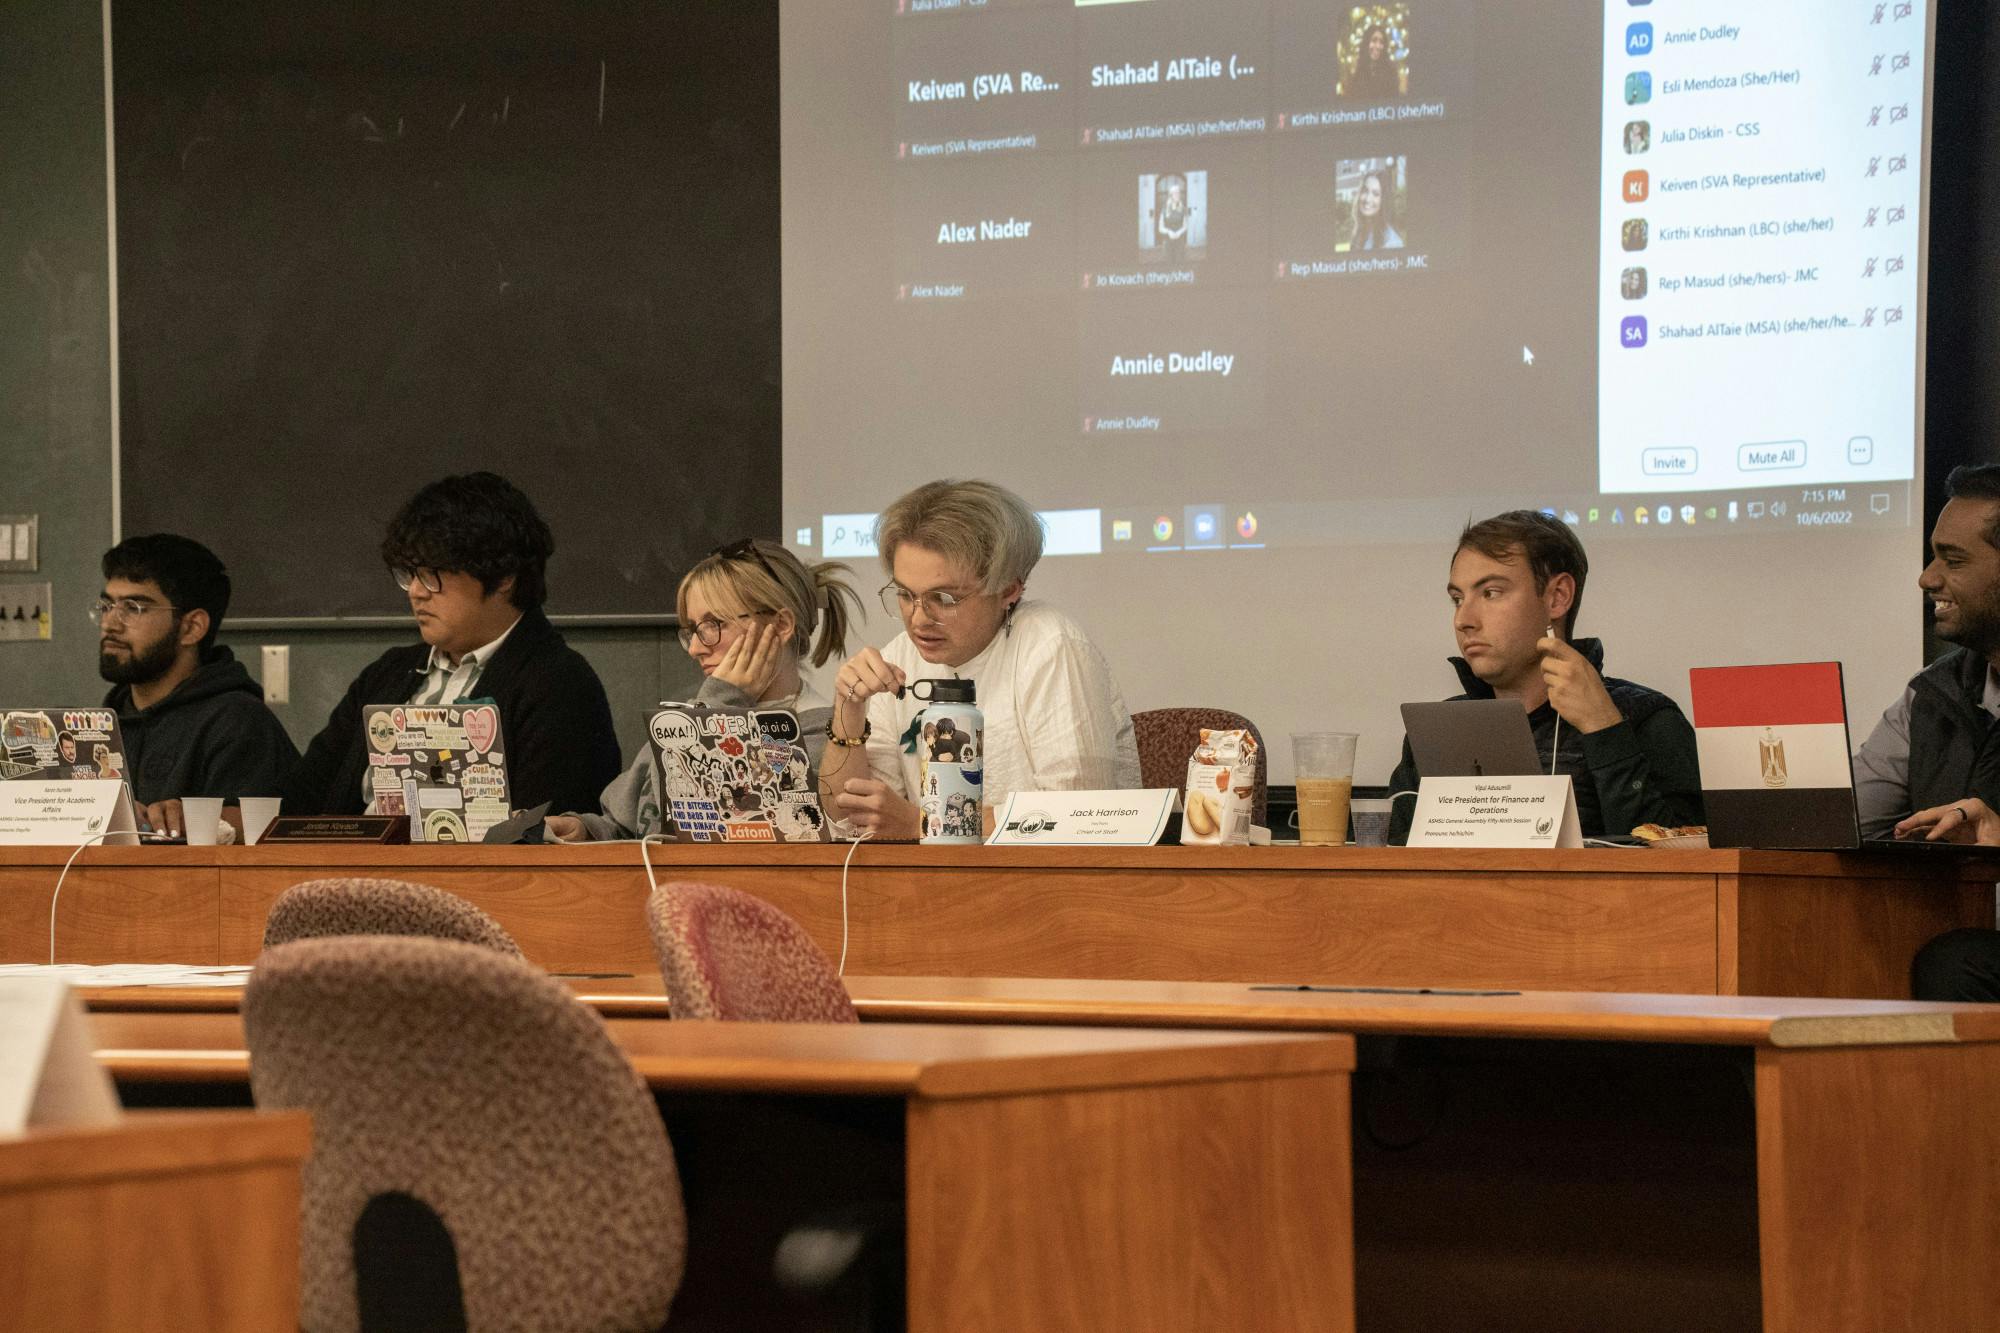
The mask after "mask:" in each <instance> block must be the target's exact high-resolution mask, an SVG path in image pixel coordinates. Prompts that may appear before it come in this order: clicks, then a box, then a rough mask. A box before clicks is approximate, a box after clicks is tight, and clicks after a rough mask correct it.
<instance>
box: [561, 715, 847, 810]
mask: <svg viewBox="0 0 2000 1333" xmlns="http://www.w3.org/2000/svg"><path fill="white" fill-rule="evenodd" d="M694 701H695V702H696V703H698V704H706V705H707V706H708V707H710V708H753V707H761V708H782V709H786V710H787V711H789V712H792V713H794V714H796V715H797V716H798V719H799V733H800V735H799V741H800V744H802V745H804V746H805V747H806V764H807V766H808V767H809V768H810V769H811V771H812V778H813V781H814V782H815V783H817V782H818V781H819V757H820V754H821V753H822V752H823V751H824V750H825V749H826V727H827V723H828V722H830V721H831V720H832V719H833V706H832V705H831V704H828V703H827V702H825V701H824V700H822V699H821V698H820V697H819V696H818V695H817V694H816V693H815V692H814V691H813V689H812V687H811V686H806V687H804V688H802V689H801V690H800V691H799V693H798V694H797V695H794V696H793V697H791V698H787V699H767V700H765V701H764V702H763V703H762V704H758V703H757V702H756V701H755V700H753V699H751V698H750V696H749V695H747V694H745V693H744V692H743V691H742V690H741V689H738V688H737V687H736V686H734V685H731V684H729V683H727V682H726V681H720V680H715V679H713V678H711V679H709V680H705V681H703V682H702V685H701V689H700V691H699V692H698V693H696V695H695V696H694ZM598 804H599V805H600V806H602V807H603V813H602V814H584V813H582V812H580V811H579V812H577V818H579V819H581V820H582V821H583V832H584V837H585V838H586V839H588V840H589V841H592V842H615V841H617V840H618V839H620V838H642V837H645V836H646V835H648V834H652V833H659V832H661V831H662V829H663V827H664V825H663V821H662V820H661V818H660V794H659V791H658V789H657V787H656V785H655V783H654V780H653V747H652V744H651V742H648V743H646V744H644V745H641V746H640V747H639V754H638V757H637V758H635V759H634V760H633V761H632V763H631V765H630V766H629V767H628V768H626V770H625V771H624V772H623V773H620V774H619V775H618V776H617V777H615V778H613V779H612V780H611V785H610V786H608V787H606V788H605V789H604V794H603V795H602V796H600V797H598Z"/></svg>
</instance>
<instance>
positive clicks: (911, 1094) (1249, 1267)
mask: <svg viewBox="0 0 2000 1333" xmlns="http://www.w3.org/2000/svg"><path fill="white" fill-rule="evenodd" d="M91 1022H92V1028H93V1036H94V1043H95V1046H96V1048H97V1055H98V1059H99V1060H100V1061H101V1062H102V1063H103V1064H104V1065H105V1066H106V1067H107V1068H108V1069H109V1070H110V1071H111V1072H112V1074H113V1075H114V1076H115V1077H116V1078H117V1079H118V1080H119V1081H120V1084H121V1089H122V1090H123V1091H125V1092H126V1093H127V1095H128V1096H130V1095H132V1094H133V1093H134V1092H135V1091H136V1092H140V1093H144V1092H146V1091H147V1090H150V1092H151V1094H152V1095H153V1096H154V1097H156V1098H158V1097H160V1096H165V1097H167V1098H171V1097H172V1095H173V1094H174V1093H175V1091H176V1090H187V1089H189V1088H195V1089H197V1090H198V1089H200V1088H201V1087H203V1086H206V1087H208V1088H210V1089H213V1088H215V1087H217V1086H218V1085H219V1086H221V1087H225V1088H229V1087H233V1088H237V1089H240V1088H241V1087H242V1086H243V1085H244V1083H245V1082H246V1080H247V1078H248V1068H249V1066H248V1057H247V1055H246V1053H245V1051H244V1049H243V1047H244V1042H243V1029H242V1022H241V1019H240V1018H239V1017H238V1016H237V1015H236V1014H234V1013H186V1012H155V1013H96V1014H93V1015H92V1019H91ZM609 1027H610V1030H611V1033H612V1036H613V1037H614V1039H615V1040H616V1041H617V1042H618V1044H619V1046H620V1047H621V1048H622V1049H623V1050H624V1051H625V1053H626V1055H627V1056H628V1057H629V1058H630V1059H631V1061H632V1064H633V1066H634V1067H635V1068H636V1069H637V1070H638V1071H639V1073H640V1075H641V1076H642V1077H644V1078H645V1079H646V1080H647V1082H648V1083H649V1084H650V1085H651V1086H652V1087H653V1088H654V1090H655V1091H656V1093H658V1094H660V1095H661V1097H662V1102H663V1109H664V1110H665V1112H666V1115H667V1123H668V1132H669V1134H670V1136H671V1137H672V1138H673V1140H674V1145H675V1155H676V1158H677V1160H678V1161H679V1162H680V1166H681V1175H682V1184H683V1188H684V1190H685V1191H686V1192H687V1194H688V1200H687V1202H688V1211H689V1219H688V1230H689V1252H688V1262H687V1279H686V1285H685V1286H684V1287H683V1290H682V1293H681V1295H680V1296H678V1297H677V1298H676V1301H675V1307H674V1320H673V1322H672V1323H671V1324H670V1327H683V1328H684V1327H690V1326H699V1327H724V1328H755V1327H780V1326H784V1324H783V1316H782V1314H781V1313H780V1312H777V1311H773V1312H760V1307H759V1306H758V1305H757V1304H756V1302H757V1301H758V1300H760V1299H767V1298H768V1297H769V1293H768V1287H769V1283H768V1281H763V1282H759V1281H757V1280H756V1278H755V1275H749V1277H748V1280H738V1279H741V1278H744V1277H745V1276H746V1275H745V1274H743V1273H742V1272H740V1271H738V1270H739V1268H740V1267H742V1266H739V1265H736V1264H734V1263H733V1262H732V1257H733V1256H738V1255H740V1254H741V1253H754V1254H760V1255H761V1256H762V1258H763V1262H764V1263H765V1264H766V1265H768V1261H769V1254H770V1249H769V1244H768V1242H769V1241H770V1240H772V1239H774V1237H771V1236H765V1237H761V1238H752V1240H757V1241H759V1242H761V1243H751V1241H747V1240H745V1239H744V1236H743V1228H744V1227H745V1225H746V1224H745V1222H744V1214H745V1212H746V1211H755V1210H756V1209H758V1208H759V1207H760V1206H767V1205H768V1204H769V1202H770V1198H769V1196H770V1195H771V1193H772V1192H774V1191H783V1192H786V1195H787V1198H788V1199H791V1200H793V1201H795V1202H800V1204H801V1206H805V1204H808V1203H812V1202H833V1201H834V1200H822V1199H805V1200H803V1201H801V1200H799V1199H798V1196H797V1195H796V1193H795V1192H796V1191H797V1190H798V1189H799V1188H800V1187H801V1186H803V1187H805V1188H807V1189H810V1188H811V1187H812V1186H813V1185H815V1184H817V1183H824V1182H825V1181H826V1180H827V1179H829V1178H830V1177H832V1176H838V1175H839V1174H840V1173H843V1172H852V1171H854V1170H856V1169H857V1168H856V1167H855V1166H854V1163H855V1162H857V1161H862V1162H865V1161H867V1160H869V1159H870V1156H871V1150H873V1151H874V1152H875V1153H877V1154H880V1153H886V1154H887V1156H888V1157H889V1158H890V1159H891V1162H890V1166H889V1167H888V1168H887V1174H888V1177H889V1178H890V1179H891V1180H892V1181H893V1183H894V1184H895V1185H896V1186H897V1188H898V1191H899V1193H900V1194H901V1197H902V1199H903V1202H904V1206H905V1208H906V1210H907V1213H906V1215H907V1219H908V1225H907V1234H908V1241H907V1245H908V1268H907V1273H908V1282H909V1288H908V1310H909V1327H910V1328H911V1329H913V1330H926V1329H931V1330H947V1329H949V1330H984V1329H994V1330H1000V1329H1007V1330H1012V1329H1019V1328H1104V1329H1112V1328H1132V1329H1139V1328H1144V1329H1163V1330H1172V1329H1185V1330H1208V1329H1216V1328H1260V1329H1261V1328H1273V1329H1275V1328H1283V1329H1301V1330H1350V1329H1352V1328H1353V1318H1354V1316H1353V1308H1354V1297H1353V1266H1352V1249H1353V1245H1352V1238H1351V1237H1352V1232H1351V1222H1352V1217H1351V1207H1350V1198H1351V1194H1350V1185H1349V1170H1350V1161H1351V1154H1350V1149H1349V1144H1348V1137H1347V1136H1348V1087H1347V1084H1348V1076H1349V1071H1350V1070H1351V1069H1352V1068H1353V1062H1354V1045H1353V1041H1352V1039H1351V1038H1346V1037H1325V1036H1315V1035H1310V1034H1290V1033H1286V1034H1276V1033H1231V1032H1161V1031H1152V1032H1145V1031H1135V1030H1112V1031H1095V1030H1089V1029H1069V1030H1063V1029H1050V1028H1042V1029H1035V1028H1023V1027H1001V1028H987V1027H963V1028H958V1027H943V1026H937V1025H930V1026H914V1027H912V1026H901V1025H893V1024H873V1025H866V1026H853V1025H827V1024H820V1025H805V1024H801V1025H789V1024H740V1023H732V1024H721V1023H661V1022H656V1021H652V1020H648V1019H624V1020H612V1021H611V1022H610V1024H609ZM871 1106H873V1107H875V1108H876V1109H877V1110H881V1111H884V1112H886V1114H883V1115H880V1116H878V1117H876V1118H875V1119H874V1120H870V1119H869V1117H868V1114H867V1113H868V1108H869V1107H871ZM829 1108H831V1109H829ZM871 1127H873V1128H874V1129H875V1130H877V1131H879V1132H876V1133H871V1132H870V1129H871ZM862 1174H863V1176H864V1177H865V1175H866V1172H865V1171H863V1173H862ZM796 1215H797V1214H796V1213H795V1214H794V1217H796ZM732 1237H733V1238H734V1241H735V1242H740V1243H732ZM764 1271H765V1272H768V1267H766V1268H765V1270H764Z"/></svg>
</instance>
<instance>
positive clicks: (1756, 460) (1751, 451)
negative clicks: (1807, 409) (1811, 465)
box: [1736, 440, 1806, 472]
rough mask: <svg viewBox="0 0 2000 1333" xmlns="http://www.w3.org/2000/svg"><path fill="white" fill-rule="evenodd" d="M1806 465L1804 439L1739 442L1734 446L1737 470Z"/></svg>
mask: <svg viewBox="0 0 2000 1333" xmlns="http://www.w3.org/2000/svg"><path fill="white" fill-rule="evenodd" d="M1805 465H1806V442H1805V441H1804V440H1772V441H1769V442H1768V443H1765V444H1739V445H1737V446H1736V470H1737V471H1738V472H1770V471H1773V470H1775V469H1778V468H1788V467H1804V466H1805Z"/></svg>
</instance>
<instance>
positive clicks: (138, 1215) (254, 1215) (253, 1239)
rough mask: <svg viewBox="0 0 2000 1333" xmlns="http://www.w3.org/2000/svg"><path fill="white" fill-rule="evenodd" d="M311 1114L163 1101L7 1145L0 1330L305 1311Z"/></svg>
mask: <svg viewBox="0 0 2000 1333" xmlns="http://www.w3.org/2000/svg"><path fill="white" fill-rule="evenodd" d="M311 1139H312V1133H311V1128H310V1125H309V1122H308V1119H307V1117H306V1116H304V1115H301V1114H295V1113H294V1114H282V1115H258V1114H255V1113H251V1112H242V1111H207V1112H202V1111H191V1112H164V1113H160V1112H155V1113H145V1114H139V1115H133V1116H128V1117H127V1118H126V1119H125V1120H124V1121H123V1122H121V1123H119V1124H117V1125H112V1126H106V1127H102V1128H95V1129H49V1130H33V1131H30V1132H29V1133H28V1134H27V1135H26V1136H25V1137H23V1138H19V1139H9V1140H0V1328H10V1329H35V1330H38V1331H42V1330H47V1331H52V1333H66V1331H68V1330H77V1331H78V1333H81V1331H82V1330H92V1331H93V1333H100V1331H101V1333H109V1331H110V1330H114V1329H115V1330H124V1329H138V1328H158V1329H204V1330H214V1331H215V1333H233V1331H234V1330H243V1331H244V1333H252V1331H253V1330H254V1331H255V1333H264V1331H265V1330H268V1329H274V1328H293V1327H296V1326H297V1324H298V1318H299V1175H300V1171H301V1170H302V1168H303V1166H304V1162H305V1157H306V1153H307V1151H308V1150H309V1148H310V1146H311Z"/></svg>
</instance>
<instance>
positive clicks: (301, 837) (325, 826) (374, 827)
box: [257, 815, 410, 847]
mask: <svg viewBox="0 0 2000 1333" xmlns="http://www.w3.org/2000/svg"><path fill="white" fill-rule="evenodd" d="M409 840H410V821H409V817H408V816H406V815H279V816H278V817H277V818H276V819H274V820H272V821H271V822H270V824H269V826H268V827H266V828H265V830H264V836H263V837H261V838H259V839H257V845H258V846H260V847H261V846H263V845H264V844H265V843H267V842H376V843H405V842H408V841H409Z"/></svg>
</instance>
